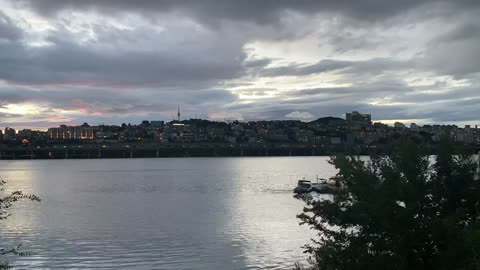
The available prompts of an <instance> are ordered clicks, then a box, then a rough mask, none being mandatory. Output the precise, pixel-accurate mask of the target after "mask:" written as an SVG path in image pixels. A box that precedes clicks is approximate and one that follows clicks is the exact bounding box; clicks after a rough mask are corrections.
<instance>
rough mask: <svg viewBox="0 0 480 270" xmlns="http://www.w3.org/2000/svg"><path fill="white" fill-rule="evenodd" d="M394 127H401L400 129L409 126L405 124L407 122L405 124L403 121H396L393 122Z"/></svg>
mask: <svg viewBox="0 0 480 270" xmlns="http://www.w3.org/2000/svg"><path fill="white" fill-rule="evenodd" d="M393 127H394V128H400V129H404V128H407V127H406V126H405V124H403V123H401V122H395V123H394V124H393Z"/></svg>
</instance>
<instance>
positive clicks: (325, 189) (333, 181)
mask: <svg viewBox="0 0 480 270" xmlns="http://www.w3.org/2000/svg"><path fill="white" fill-rule="evenodd" d="M340 179H341V178H340V177H338V176H334V177H331V178H330V181H328V180H327V179H323V178H317V183H312V181H310V180H305V179H302V180H298V183H297V187H295V189H293V192H294V193H296V194H301V193H309V192H312V191H315V192H317V193H327V194H331V193H334V192H335V191H338V190H339V189H341V185H340V181H339V180H340Z"/></svg>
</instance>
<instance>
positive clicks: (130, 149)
mask: <svg viewBox="0 0 480 270" xmlns="http://www.w3.org/2000/svg"><path fill="white" fill-rule="evenodd" d="M436 148H437V146H436V145H432V146H430V148H429V149H428V152H430V153H431V154H435V152H436ZM391 150H392V149H388V148H386V147H384V146H382V145H375V146H357V145H353V146H352V145H328V146H319V145H303V144H288V145H287V144H255V145H233V144H168V145H166V144H132V145H130V144H128V145H127V144H121V145H120V144H104V145H98V144H81V145H69V144H68V145H48V146H10V147H6V146H3V147H0V159H4V160H5V159H98V158H166V157H249V156H250V157H256V156H330V155H335V154H337V153H349V154H355V155H372V154H381V153H387V152H389V151H391ZM479 151H480V146H472V147H461V148H460V147H458V152H462V153H465V152H466V153H471V154H475V153H478V152H479Z"/></svg>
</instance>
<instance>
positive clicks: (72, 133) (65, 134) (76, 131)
mask: <svg viewBox="0 0 480 270" xmlns="http://www.w3.org/2000/svg"><path fill="white" fill-rule="evenodd" d="M94 133H95V130H94V128H93V127H90V126H88V125H87V124H83V125H81V126H66V125H61V126H60V127H58V128H49V129H48V132H47V134H48V139H50V140H93V139H95V134H94Z"/></svg>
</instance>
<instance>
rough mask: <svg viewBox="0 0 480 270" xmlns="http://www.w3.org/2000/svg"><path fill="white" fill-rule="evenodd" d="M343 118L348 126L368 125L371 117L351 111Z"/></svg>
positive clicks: (367, 114)
mask: <svg viewBox="0 0 480 270" xmlns="http://www.w3.org/2000/svg"><path fill="white" fill-rule="evenodd" d="M345 116H346V117H345V118H346V120H347V123H348V124H350V125H370V124H371V123H372V115H371V114H369V113H359V112H357V111H353V112H351V113H346V114H345Z"/></svg>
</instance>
